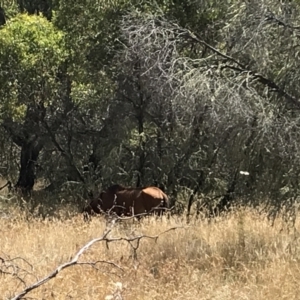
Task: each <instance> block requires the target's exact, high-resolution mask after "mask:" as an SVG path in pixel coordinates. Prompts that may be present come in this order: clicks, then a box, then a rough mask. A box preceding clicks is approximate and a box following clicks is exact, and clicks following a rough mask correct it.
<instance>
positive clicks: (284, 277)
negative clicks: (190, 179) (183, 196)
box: [0, 209, 300, 300]
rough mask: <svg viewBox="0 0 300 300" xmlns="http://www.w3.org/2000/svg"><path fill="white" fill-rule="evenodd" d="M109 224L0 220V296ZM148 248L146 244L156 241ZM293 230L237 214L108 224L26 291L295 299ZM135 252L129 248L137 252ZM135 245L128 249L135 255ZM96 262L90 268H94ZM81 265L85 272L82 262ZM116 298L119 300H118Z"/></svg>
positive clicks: (22, 217) (77, 218) (77, 219)
mask: <svg viewBox="0 0 300 300" xmlns="http://www.w3.org/2000/svg"><path fill="white" fill-rule="evenodd" d="M109 224H110V223H109V221H108V220H105V219H104V217H99V216H98V217H95V218H93V219H92V220H91V221H90V222H84V221H83V218H82V215H74V216H73V217H71V218H69V219H64V220H60V219H59V218H50V217H49V218H44V219H38V218H34V217H31V216H28V214H26V213H24V212H23V213H22V212H20V211H18V210H14V211H10V214H9V215H8V214H6V216H3V217H2V218H1V219H0V228H1V229H0V236H1V244H0V257H1V259H0V260H1V264H0V270H1V276H0V294H1V295H2V297H3V299H12V297H13V296H14V295H16V294H17V293H18V292H20V291H22V290H23V289H24V288H25V286H30V285H31V284H33V283H35V282H36V281H38V280H39V279H41V278H43V277H45V276H47V275H48V274H49V273H51V272H52V271H53V270H54V269H55V268H56V267H57V266H59V265H61V264H63V263H65V262H67V261H69V260H70V259H72V258H73V257H74V255H75V253H76V252H78V250H80V249H81V248H82V247H83V246H84V245H85V244H86V243H87V242H89V241H90V240H92V239H94V238H97V237H100V236H101V235H102V234H103V232H104V231H105V229H106V228H107V226H109ZM169 228H176V229H174V230H172V231H169V232H166V233H164V234H162V235H160V236H159V237H158V239H157V240H152V239H149V238H147V237H146V236H155V235H157V234H159V233H162V232H164V231H167V230H168V229H169ZM299 229H300V224H299V221H296V223H295V224H294V227H292V228H288V227H287V226H286V223H285V222H284V221H282V219H281V218H280V217H278V218H277V219H276V220H275V222H274V224H273V225H272V223H271V222H270V221H269V220H268V218H267V216H266V215H264V214H261V213H258V212H257V211H254V210H251V209H240V210H237V211H235V212H231V213H229V214H228V215H227V216H226V217H219V218H216V219H214V220H210V221H209V220H207V219H206V220H201V219H198V220H196V219H195V218H194V219H192V221H191V222H190V224H189V225H187V224H186V221H185V219H184V218H183V217H175V216H174V217H170V219H168V218H166V217H163V219H155V218H153V217H150V218H146V219H144V220H142V221H141V222H140V223H139V222H137V221H134V220H127V221H123V222H120V223H117V224H115V226H114V227H113V229H112V231H111V232H110V233H109V236H108V237H109V238H119V237H122V238H125V239H126V238H127V239H128V238H133V237H137V236H140V235H145V237H144V238H142V239H141V240H140V243H139V245H137V243H136V241H135V242H132V244H130V243H129V242H128V241H126V240H123V241H116V242H110V243H108V244H106V243H105V241H102V242H99V243H95V244H93V245H92V246H91V247H90V248H89V249H87V251H86V252H85V253H84V254H83V255H82V256H81V257H80V259H79V260H78V263H79V264H77V265H74V266H71V267H69V268H66V269H64V270H62V271H61V272H60V273H59V274H58V275H57V276H56V277H55V278H53V279H51V280H49V281H48V282H47V283H45V284H44V285H42V286H40V287H39V288H37V289H35V290H33V291H31V292H30V293H28V295H27V296H28V297H32V298H33V299H222V300H223V299H295V298H296V295H298V293H299V285H298V282H299V278H300V270H299V266H298V261H299V258H300V242H299V241H300V239H299V237H300V235H299V233H298V232H299ZM137 246H138V247H137ZM134 247H137V250H136V251H134ZM96 262H98V263H96ZM83 263H84V264H83ZM118 297H119V298H118Z"/></svg>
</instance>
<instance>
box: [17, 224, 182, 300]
mask: <svg viewBox="0 0 300 300" xmlns="http://www.w3.org/2000/svg"><path fill="white" fill-rule="evenodd" d="M115 224H116V221H115V220H113V221H112V223H111V225H110V226H109V227H108V228H106V229H105V230H104V233H103V234H102V236H101V237H99V238H95V239H93V240H91V241H89V242H88V243H87V244H85V245H84V246H83V247H82V248H81V249H80V250H79V251H78V252H77V253H76V254H75V256H74V258H73V259H71V260H70V261H68V262H66V263H64V264H62V265H60V266H58V267H57V268H56V269H55V270H54V271H52V272H51V273H50V274H48V275H47V276H45V277H44V278H42V279H40V280H38V281H37V282H35V283H34V284H32V285H30V286H28V287H26V288H25V289H24V290H23V291H21V292H20V293H19V294H17V295H16V296H14V297H13V298H11V300H18V299H22V298H23V297H24V296H25V295H27V294H28V293H29V292H31V291H33V290H35V289H37V288H38V287H40V286H41V285H43V284H45V283H46V282H48V281H49V280H51V279H53V278H55V277H56V276H57V275H58V273H60V272H61V271H63V270H64V269H66V268H69V267H71V266H74V265H91V266H93V267H95V266H96V264H97V263H106V264H110V265H112V266H114V267H116V268H118V269H120V270H122V268H121V267H119V266H118V265H117V264H115V263H113V262H109V261H102V260H99V261H96V262H90V263H89V262H78V260H79V258H80V257H81V256H82V255H83V254H84V252H85V251H86V250H88V249H89V248H90V247H91V246H92V245H93V244H95V243H98V242H102V241H105V242H106V243H111V242H118V241H127V242H128V243H130V245H131V246H132V247H133V248H134V249H135V251H136V250H137V249H138V246H139V242H140V240H141V239H143V238H147V239H153V240H155V241H156V240H157V239H158V238H159V237H160V236H161V235H163V234H165V233H167V232H170V231H172V230H176V229H179V228H184V227H183V226H179V227H172V228H169V229H167V230H165V231H163V232H161V233H159V234H158V235H154V236H151V235H139V236H136V237H132V238H125V237H119V238H109V237H108V235H109V233H110V232H111V231H112V229H113V227H114V226H115ZM134 241H137V243H138V244H137V246H135V247H134V246H133V245H132V244H131V243H132V242H134Z"/></svg>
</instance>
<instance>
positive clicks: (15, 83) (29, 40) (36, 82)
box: [0, 14, 67, 118]
mask: <svg viewBox="0 0 300 300" xmlns="http://www.w3.org/2000/svg"><path fill="white" fill-rule="evenodd" d="M0 45H1V47H0V62H1V68H0V112H1V114H2V115H4V116H11V117H13V118H22V116H24V113H25V111H26V107H27V106H28V105H29V104H30V103H32V102H33V101H34V102H40V101H43V103H44V104H47V103H50V102H51V97H52V96H53V91H55V86H56V84H57V83H56V80H55V77H56V74H57V71H58V68H59V66H60V64H61V63H62V62H63V61H64V60H65V59H66V57H67V51H66V50H65V45H64V34H63V32H61V31H59V30H57V29H56V28H55V27H54V25H53V24H52V23H50V22H49V21H47V19H46V18H44V17H42V16H36V15H27V14H18V15H17V16H16V17H15V18H12V19H11V20H9V21H8V22H7V24H6V25H5V26H4V27H3V29H1V30H0Z"/></svg>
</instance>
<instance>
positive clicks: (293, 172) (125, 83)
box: [0, 0, 300, 209]
mask: <svg viewBox="0 0 300 300" xmlns="http://www.w3.org/2000/svg"><path fill="white" fill-rule="evenodd" d="M299 17H300V1H299V0H292V1H271V0H262V1H261V0H260V1H258V0H252V1H242V0H231V1H230V0H227V1H217V0H210V1H204V0H196V1H191V0H187V1H178V0H157V1H152V0H149V1H136V0H134V1H129V0H114V1H108V0H101V1H99V0H89V1H87V0H85V1H83V0H72V1H70V0H64V1H62V0H32V1H30V0H16V1H12V0H4V1H3V0H2V1H0V174H1V176H2V177H3V178H5V179H6V180H9V181H11V182H12V183H13V186H14V187H15V188H17V189H18V190H21V191H23V192H24V193H27V192H30V191H32V190H33V189H35V184H36V183H37V182H38V181H39V180H40V181H43V182H44V183H45V186H46V189H47V190H48V191H50V192H51V193H53V194H56V195H59V194H60V193H62V192H63V191H65V187H66V186H68V187H69V190H71V191H73V192H74V191H75V192H76V193H78V194H80V195H81V197H82V198H85V197H88V196H90V195H91V193H94V194H95V193H97V192H98V191H99V190H101V188H103V187H106V186H108V185H111V184H113V183H121V184H124V185H128V186H148V185H157V186H160V187H162V188H163V189H164V190H165V191H166V192H167V193H168V195H170V197H171V198H172V201H173V203H174V201H175V200H176V199H178V198H179V195H183V194H184V195H187V196H186V197H184V200H185V201H186V204H187V206H189V205H190V204H191V202H192V201H194V200H196V199H206V200H205V201H208V202H209V203H212V202H213V201H218V203H219V204H218V208H219V209H223V208H224V207H225V206H228V205H229V204H230V203H233V201H235V200H238V201H242V202H243V203H249V204H253V205H257V204H261V203H264V204H269V205H272V206H275V207H277V208H278V207H287V206H290V204H291V203H296V202H297V197H298V182H299V178H300V130H299V129H300V115H299V110H300V88H299V80H300V68H299V62H300V59H299V52H300V21H299V20H300V18H299ZM70 187H71V188H70ZM207 199H208V200H207ZM42 201H45V200H44V199H42Z"/></svg>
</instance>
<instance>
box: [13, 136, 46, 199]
mask: <svg viewBox="0 0 300 300" xmlns="http://www.w3.org/2000/svg"><path fill="white" fill-rule="evenodd" d="M42 148H43V146H42V144H41V143H40V142H39V141H37V139H36V138H35V139H34V140H29V141H24V142H23V143H22V148H21V159H20V165H21V168H20V172H19V179H18V182H17V183H16V185H15V187H16V188H19V189H20V190H21V191H22V192H25V193H26V192H30V191H32V189H33V186H34V183H35V164H36V161H37V159H38V156H39V154H40V151H41V150H42Z"/></svg>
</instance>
